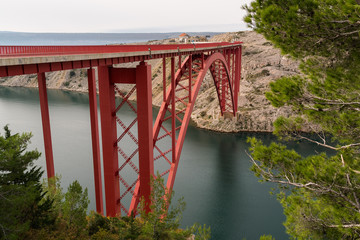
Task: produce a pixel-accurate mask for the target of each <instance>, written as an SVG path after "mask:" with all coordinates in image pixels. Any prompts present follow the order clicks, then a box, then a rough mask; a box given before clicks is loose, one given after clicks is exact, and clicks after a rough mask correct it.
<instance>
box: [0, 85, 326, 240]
mask: <svg viewBox="0 0 360 240" xmlns="http://www.w3.org/2000/svg"><path fill="white" fill-rule="evenodd" d="M48 98H49V110H50V121H51V131H52V141H53V146H54V161H55V172H56V173H59V174H61V175H62V186H63V188H66V187H67V186H68V185H69V183H71V182H72V181H74V180H78V181H79V182H80V184H81V185H82V186H84V187H87V188H88V190H89V198H90V200H91V204H90V209H95V200H94V198H95V197H94V183H93V182H94V180H93V168H92V155H91V154H92V152H91V135H90V120H89V106H88V97H87V94H83V93H74V92H66V91H60V90H48ZM129 114H131V113H130V112H129V110H125V112H123V113H122V115H121V116H120V117H122V118H127V117H128V116H129ZM5 124H9V126H10V129H11V130H12V131H13V132H25V131H27V132H29V131H31V132H32V133H33V135H34V137H33V138H32V143H31V145H30V148H31V149H34V148H37V149H38V150H39V151H41V152H44V147H43V140H42V126H41V115H40V107H39V98H38V90H37V89H31V88H19V87H16V88H9V87H0V126H4V125H5ZM1 134H3V131H1ZM251 136H256V137H258V138H260V139H262V140H263V141H264V142H266V143H269V142H270V141H272V140H274V139H275V138H274V137H273V136H272V135H270V134H251V133H238V134H220V133H215V132H210V131H205V130H201V129H197V128H194V127H192V126H189V128H188V132H187V135H186V139H185V143H184V147H183V151H182V155H181V159H180V164H179V169H178V172H177V176H176V181H175V186H174V190H175V197H180V196H183V197H184V198H185V201H186V203H187V208H186V210H185V212H184V214H183V222H182V227H186V226H190V225H192V224H193V223H194V222H198V223H200V224H206V225H208V226H210V227H211V231H212V239H226V240H230V239H234V240H235V239H243V238H246V239H248V240H249V239H250V240H251V239H259V237H260V236H261V235H263V234H271V235H273V237H275V238H276V239H288V236H287V235H286V233H285V228H284V226H283V225H282V222H283V221H284V220H285V217H284V215H283V213H282V207H281V205H280V204H279V203H278V202H277V200H276V196H272V195H270V194H269V191H270V189H271V187H272V186H273V185H272V184H270V183H265V184H261V183H259V182H258V179H257V178H256V177H255V176H254V175H253V173H252V172H251V171H250V170H249V168H250V166H251V163H250V159H249V157H248V156H247V155H246V152H245V151H247V149H248V147H249V145H248V144H247V143H246V139H247V138H248V137H251ZM291 147H293V148H295V149H297V150H298V151H300V152H302V153H303V154H310V153H312V152H314V150H316V149H317V150H319V149H318V148H315V147H314V146H313V145H310V144H301V145H295V144H294V145H292V146H291ZM37 164H39V165H40V166H43V167H44V169H45V160H44V154H43V156H42V157H41V158H40V159H39V160H38V163H37Z"/></svg>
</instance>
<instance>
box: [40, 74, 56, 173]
mask: <svg viewBox="0 0 360 240" xmlns="http://www.w3.org/2000/svg"><path fill="white" fill-rule="evenodd" d="M38 86H39V97H40V109H41V119H42V127H43V135H44V148H45V159H46V172H47V177H48V178H52V177H54V176H55V169H54V158H53V150H52V142H51V129H50V117H49V105H48V97H47V92H46V77H45V73H43V72H42V73H38Z"/></svg>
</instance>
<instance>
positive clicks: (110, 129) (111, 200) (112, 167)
mask: <svg viewBox="0 0 360 240" xmlns="http://www.w3.org/2000/svg"><path fill="white" fill-rule="evenodd" d="M98 76H99V97H100V117H101V135H102V149H103V166H104V181H105V201H106V215H107V216H111V217H114V216H116V215H117V214H118V213H120V202H119V201H120V186H119V180H118V170H119V163H118V152H117V131H116V118H115V114H116V113H115V89H114V83H113V82H111V81H110V76H109V67H107V66H99V67H98Z"/></svg>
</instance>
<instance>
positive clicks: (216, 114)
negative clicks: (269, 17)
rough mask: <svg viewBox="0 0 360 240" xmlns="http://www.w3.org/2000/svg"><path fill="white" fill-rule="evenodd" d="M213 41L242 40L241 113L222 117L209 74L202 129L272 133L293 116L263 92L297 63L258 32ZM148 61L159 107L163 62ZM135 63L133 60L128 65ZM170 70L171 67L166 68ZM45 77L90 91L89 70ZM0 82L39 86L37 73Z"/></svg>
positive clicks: (200, 111)
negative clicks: (281, 119)
mask: <svg viewBox="0 0 360 240" xmlns="http://www.w3.org/2000/svg"><path fill="white" fill-rule="evenodd" d="M167 41H169V40H167ZM210 41H214V42H216V41H229V42H231V41H242V42H243V52H242V75H241V76H242V77H241V83H240V95H239V106H238V113H237V116H236V117H234V118H232V117H226V116H225V117H222V116H220V108H219V104H218V100H217V97H216V90H215V87H214V86H213V80H212V78H211V76H210V74H207V76H206V77H205V80H204V82H203V84H202V86H201V89H200V93H199V95H198V97H197V99H196V103H195V108H194V111H193V113H192V114H191V118H192V121H193V123H194V124H196V125H197V126H198V127H200V128H205V129H210V130H214V131H221V132H239V131H264V132H271V131H272V130H273V127H272V123H273V121H274V120H275V119H276V118H277V117H278V116H280V115H285V116H288V115H290V114H291V110H290V109H289V108H287V107H284V108H274V107H272V106H271V104H270V102H269V101H268V100H267V99H266V98H265V95H264V93H265V92H266V91H268V90H269V83H270V82H271V81H274V80H276V79H277V78H280V77H283V76H290V75H294V74H298V73H299V70H298V63H297V62H295V61H293V60H291V59H290V58H289V57H287V56H283V55H281V53H280V50H278V49H275V48H274V47H273V45H272V44H271V43H270V42H268V41H267V40H266V39H264V37H263V36H262V35H260V34H257V33H255V32H251V31H246V32H237V33H226V34H221V35H217V36H214V37H213V38H212V39H210ZM153 44H154V43H153ZM155 44H158V42H157V43H155ZM149 64H151V66H152V77H153V82H152V84H153V104H154V105H157V106H159V105H160V104H161V101H162V62H161V60H156V59H155V60H151V61H149ZM136 65H137V63H131V64H126V65H125V66H127V67H131V66H136ZM169 70H170V66H168V67H167V71H169ZM46 77H47V86H48V88H53V89H63V90H72V91H81V92H87V87H88V86H87V78H86V69H78V70H67V71H59V72H51V73H47V74H46ZM0 85H4V86H24V87H37V80H36V75H24V76H15V77H7V78H0ZM131 87H132V86H129V85H125V86H122V91H123V92H125V93H126V92H129V91H130V89H131ZM132 100H135V98H134V97H133V98H132Z"/></svg>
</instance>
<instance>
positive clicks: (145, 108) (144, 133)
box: [136, 62, 154, 211]
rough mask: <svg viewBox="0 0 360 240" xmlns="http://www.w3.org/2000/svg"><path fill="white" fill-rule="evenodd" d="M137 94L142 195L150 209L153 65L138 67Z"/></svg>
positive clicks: (144, 64) (152, 163)
mask: <svg viewBox="0 0 360 240" xmlns="http://www.w3.org/2000/svg"><path fill="white" fill-rule="evenodd" d="M136 91H137V93H136V96H137V117H138V139H139V171H140V173H139V175H140V177H139V180H140V196H142V197H144V198H145V204H146V211H150V204H151V199H150V195H151V184H150V183H151V181H150V180H151V178H152V177H153V176H154V160H153V158H154V154H153V147H154V144H153V122H152V88H151V66H150V65H147V64H146V63H145V62H141V63H140V65H139V66H137V67H136Z"/></svg>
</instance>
